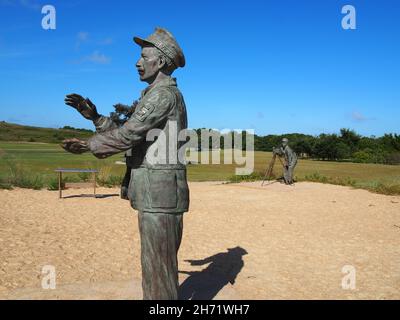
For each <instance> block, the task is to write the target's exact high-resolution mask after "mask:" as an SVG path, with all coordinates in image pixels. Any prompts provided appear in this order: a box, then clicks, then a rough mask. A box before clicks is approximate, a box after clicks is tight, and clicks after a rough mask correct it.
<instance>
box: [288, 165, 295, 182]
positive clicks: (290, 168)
mask: <svg viewBox="0 0 400 320" xmlns="http://www.w3.org/2000/svg"><path fill="white" fill-rule="evenodd" d="M294 167H295V166H289V168H288V176H289V181H290V182H289V183H290V184H292V183H293V174H294Z"/></svg>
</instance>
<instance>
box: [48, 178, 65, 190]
mask: <svg viewBox="0 0 400 320" xmlns="http://www.w3.org/2000/svg"><path fill="white" fill-rule="evenodd" d="M61 189H62V190H64V189H65V180H64V179H63V180H62V181H61ZM47 190H49V191H56V190H58V178H50V180H48V182H47Z"/></svg>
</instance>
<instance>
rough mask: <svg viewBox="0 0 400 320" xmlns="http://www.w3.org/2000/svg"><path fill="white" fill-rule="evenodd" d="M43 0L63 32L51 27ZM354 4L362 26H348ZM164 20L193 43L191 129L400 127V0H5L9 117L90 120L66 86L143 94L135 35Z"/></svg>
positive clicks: (2, 24)
mask: <svg viewBox="0 0 400 320" xmlns="http://www.w3.org/2000/svg"><path fill="white" fill-rule="evenodd" d="M45 4H52V5H54V6H55V8H56V10H57V11H56V18H57V27H56V30H43V29H42V27H41V20H42V17H43V15H42V14H41V7H42V6H43V5H45ZM346 4H351V5H353V6H354V7H355V8H356V10H357V11H356V13H357V29H356V30H343V29H342V27H341V20H342V17H343V14H342V13H341V8H342V7H343V6H344V5H346ZM156 26H161V27H165V28H167V29H169V30H170V31H171V32H172V33H173V34H174V35H175V37H176V38H177V40H178V42H179V43H180V45H181V47H182V48H183V50H184V53H185V56H186V61H187V65H186V67H185V68H183V69H180V70H178V71H176V72H175V74H174V75H175V76H176V77H177V78H178V85H179V87H180V89H181V90H182V92H183V94H184V96H185V100H186V104H187V108H188V115H189V126H190V127H191V128H199V127H207V128H215V129H225V128H229V129H254V130H255V132H256V133H257V134H259V135H265V134H278V133H290V132H301V133H308V134H318V133H321V132H328V133H329V132H338V131H339V129H340V128H342V127H346V128H352V129H355V130H356V131H357V132H359V133H361V134H364V135H368V136H369V135H377V136H379V135H382V134H383V133H386V132H395V133H400V130H399V127H400V126H399V123H400V121H399V120H400V61H399V57H400V44H399V43H400V41H399V40H400V2H399V1H397V0H380V1H378V0H368V1H367V0H364V1H361V0H360V1H356V0H348V1H337V0H325V1H311V0H304V1H298V0H281V1H268V0H259V1H255V0H247V1H244V0H240V1H239V0H237V1H234V0H231V1H227V0H219V1H216V0H214V1H212V0H201V1H189V0H186V1H173V0H171V1H153V2H149V1H144V0H143V1H136V0H133V1H132V0H131V1H118V0H116V1H94V0H87V1H84V0H70V1H51V0H47V1H45V2H44V1H39V0H37V1H36V0H15V1H13V0H0V75H1V77H0V98H1V99H0V120H5V121H9V122H14V123H21V124H30V125H35V126H46V127H61V126H64V125H70V126H75V127H84V128H92V125H91V123H90V122H88V121H87V120H84V119H83V118H81V117H80V115H79V114H78V113H77V112H76V111H75V110H73V109H71V108H69V107H67V106H66V105H64V102H63V100H64V96H65V94H68V93H72V92H76V93H79V94H82V95H83V96H86V97H90V99H91V100H92V101H93V102H94V103H95V104H96V105H97V106H98V109H99V111H100V112H101V113H103V114H108V113H109V112H110V111H112V105H113V104H115V103H117V102H121V103H131V102H132V101H133V100H134V99H137V98H138V97H139V95H140V91H141V90H142V89H144V88H145V84H144V83H142V82H140V81H139V79H138V75H137V73H136V70H135V63H136V60H137V58H138V57H139V54H140V48H139V47H138V46H137V45H135V44H134V43H133V42H132V37H133V36H134V35H138V36H148V35H149V34H150V33H152V32H153V30H154V28H155V27H156Z"/></svg>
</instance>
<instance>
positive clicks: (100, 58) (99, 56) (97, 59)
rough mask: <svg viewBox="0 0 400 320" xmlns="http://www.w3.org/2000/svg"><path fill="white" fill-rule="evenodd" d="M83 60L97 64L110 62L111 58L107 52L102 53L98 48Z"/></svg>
mask: <svg viewBox="0 0 400 320" xmlns="http://www.w3.org/2000/svg"><path fill="white" fill-rule="evenodd" d="M83 60H84V61H90V62H93V63H97V64H107V63H110V61H111V58H109V57H107V56H106V55H105V54H103V53H100V52H99V51H97V50H96V51H94V52H93V53H92V54H91V55H89V56H86V57H85V58H84V59H83Z"/></svg>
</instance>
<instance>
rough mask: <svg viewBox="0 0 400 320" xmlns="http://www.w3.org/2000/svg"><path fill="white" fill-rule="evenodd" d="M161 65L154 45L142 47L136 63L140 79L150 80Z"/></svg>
mask: <svg viewBox="0 0 400 320" xmlns="http://www.w3.org/2000/svg"><path fill="white" fill-rule="evenodd" d="M161 67H162V65H161V61H160V57H159V54H158V51H157V49H156V48H154V47H143V48H142V53H141V56H140V59H139V60H138V62H137V63H136V68H137V70H138V72H139V76H140V80H141V81H146V82H152V80H153V79H155V77H156V76H157V74H158V72H159V71H160V69H161Z"/></svg>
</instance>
